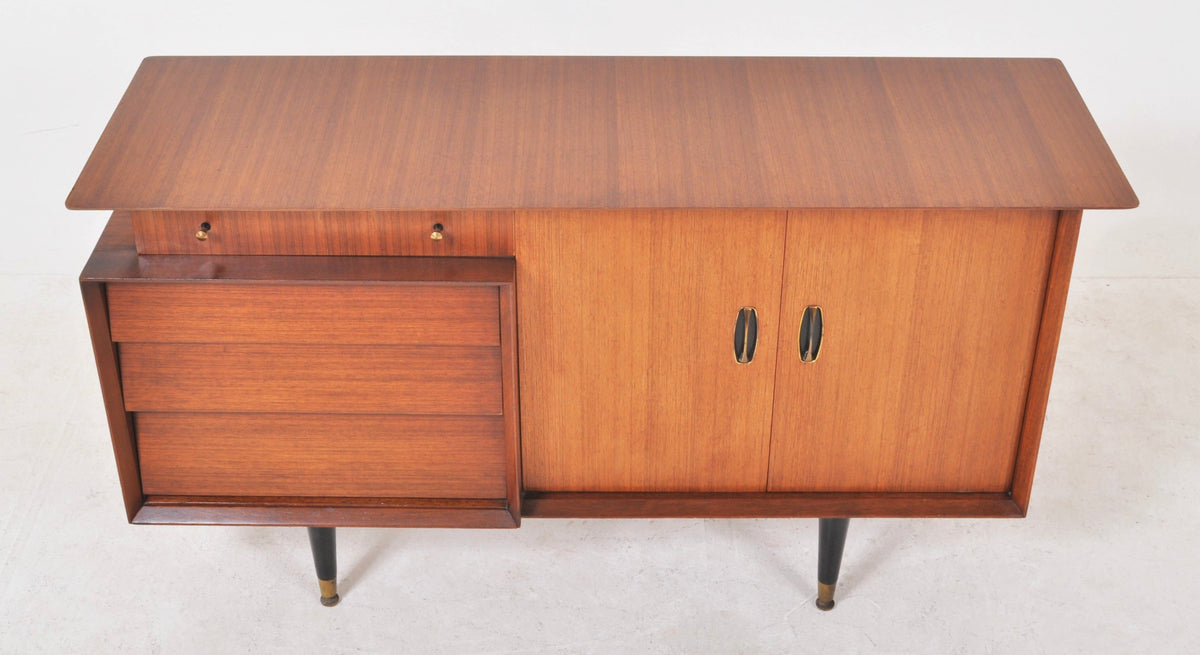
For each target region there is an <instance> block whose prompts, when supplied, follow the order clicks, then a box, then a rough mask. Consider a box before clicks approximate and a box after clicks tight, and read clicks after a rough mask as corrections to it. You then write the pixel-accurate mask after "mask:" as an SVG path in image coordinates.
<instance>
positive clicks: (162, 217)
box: [132, 211, 513, 257]
mask: <svg viewBox="0 0 1200 655" xmlns="http://www.w3.org/2000/svg"><path fill="white" fill-rule="evenodd" d="M132 218H133V227H134V234H135V236H136V240H137V249H138V252H139V253H141V254H144V255H172V254H184V255H189V254H191V255H384V256H425V257H436V256H449V257H511V256H512V254H513V243H512V212H333V211H326V212H219V211H212V212H164V211H135V212H132ZM205 223H207V224H208V225H209V229H208V230H206V231H205V239H204V240H199V239H197V238H196V232H197V231H198V230H199V229H200V226H201V225H203V224H205ZM435 225H441V226H442V228H443V229H442V230H441V232H440V234H441V236H442V238H441V239H437V240H434V239H431V238H430V235H431V234H432V233H433V228H434V226H435Z"/></svg>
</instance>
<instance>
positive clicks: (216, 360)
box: [118, 343, 501, 415]
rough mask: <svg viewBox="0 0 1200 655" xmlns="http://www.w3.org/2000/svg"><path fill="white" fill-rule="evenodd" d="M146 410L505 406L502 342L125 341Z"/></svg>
mask: <svg viewBox="0 0 1200 655" xmlns="http://www.w3.org/2000/svg"><path fill="white" fill-rule="evenodd" d="M118 352H119V354H120V361H121V374H122V379H123V381H124V383H125V408H126V409H127V410H129V411H131V412H140V411H188V412H299V413H367V414H481V415H499V414H501V382H500V349H499V348H488V347H468V346H428V347H418V346H359V345H330V344H321V345H318V344H192V343H186V344H179V343H122V344H120V347H119V349H118Z"/></svg>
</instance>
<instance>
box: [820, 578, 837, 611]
mask: <svg viewBox="0 0 1200 655" xmlns="http://www.w3.org/2000/svg"><path fill="white" fill-rule="evenodd" d="M834 589H837V585H836V584H825V583H824V582H818V583H817V609H819V610H822V611H825V612H828V611H829V610H831V609H833V605H834V602H833V590H834Z"/></svg>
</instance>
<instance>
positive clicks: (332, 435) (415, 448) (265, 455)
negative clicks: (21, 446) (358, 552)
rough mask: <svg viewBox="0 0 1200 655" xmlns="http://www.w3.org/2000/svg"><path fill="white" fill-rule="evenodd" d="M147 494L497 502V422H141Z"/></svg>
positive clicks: (189, 418)
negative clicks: (493, 500) (445, 499)
mask: <svg viewBox="0 0 1200 655" xmlns="http://www.w3.org/2000/svg"><path fill="white" fill-rule="evenodd" d="M136 426H137V432H138V443H137V448H138V458H139V461H140V463H141V472H142V487H143V489H144V490H145V493H147V494H163V495H184V496H186V495H193V496H207V495H213V496H280V495H286V496H329V497H368V498H369V497H378V498H385V497H400V498H500V497H503V496H504V495H505V475H504V472H505V468H504V457H505V447H504V422H503V419H501V418H500V417H479V416H452V417H422V416H378V415H364V416H355V415H338V414H329V415H322V414H309V415H297V414H226V413H215V414H200V413H158V412H150V413H141V414H138V415H137V416H136Z"/></svg>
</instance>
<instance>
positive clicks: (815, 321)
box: [799, 305, 825, 364]
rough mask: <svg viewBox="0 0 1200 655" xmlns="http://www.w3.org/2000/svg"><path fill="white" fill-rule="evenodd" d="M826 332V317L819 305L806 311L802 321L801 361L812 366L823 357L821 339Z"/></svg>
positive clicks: (807, 308) (810, 306) (809, 307)
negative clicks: (818, 358)
mask: <svg viewBox="0 0 1200 655" xmlns="http://www.w3.org/2000/svg"><path fill="white" fill-rule="evenodd" d="M824 332H825V316H824V313H823V312H822V311H821V308H820V307H819V306H817V305H809V306H808V307H806V308H805V309H804V317H803V318H802V319H800V338H799V341H800V361H802V362H805V363H808V364H811V363H813V362H815V361H817V357H820V356H821V337H822V336H823V334H824Z"/></svg>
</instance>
